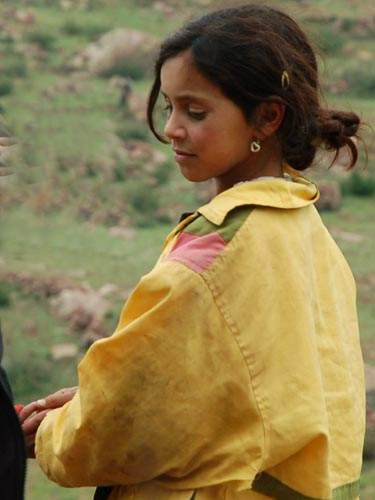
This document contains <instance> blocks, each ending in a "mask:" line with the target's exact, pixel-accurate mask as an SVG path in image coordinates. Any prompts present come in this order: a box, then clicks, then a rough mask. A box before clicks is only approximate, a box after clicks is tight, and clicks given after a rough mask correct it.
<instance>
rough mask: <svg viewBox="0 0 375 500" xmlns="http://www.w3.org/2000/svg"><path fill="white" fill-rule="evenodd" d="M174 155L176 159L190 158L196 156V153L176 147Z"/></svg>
mask: <svg viewBox="0 0 375 500" xmlns="http://www.w3.org/2000/svg"><path fill="white" fill-rule="evenodd" d="M173 151H174V157H175V159H176V161H183V160H188V159H190V158H194V157H195V156H196V155H193V154H191V153H186V152H185V151H180V150H179V149H174V150H173Z"/></svg>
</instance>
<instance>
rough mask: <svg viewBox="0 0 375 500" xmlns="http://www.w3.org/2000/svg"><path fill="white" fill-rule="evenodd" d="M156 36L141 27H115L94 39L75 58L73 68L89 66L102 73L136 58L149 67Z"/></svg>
mask: <svg viewBox="0 0 375 500" xmlns="http://www.w3.org/2000/svg"><path fill="white" fill-rule="evenodd" d="M158 45H159V41H158V39H157V38H155V37H153V36H151V35H149V34H148V33H144V32H142V31H136V30H130V29H116V30H113V31H110V32H108V33H106V34H104V35H103V36H101V37H100V38H99V40H97V41H96V42H93V43H91V44H90V45H88V47H86V49H85V50H84V51H83V52H82V53H81V54H78V55H77V56H76V57H75V59H74V60H73V63H72V64H73V68H74V69H81V70H82V69H86V70H87V71H89V72H90V73H91V74H94V75H103V74H105V73H108V72H110V71H111V70H113V69H114V68H116V67H118V66H121V65H122V64H123V63H124V62H125V61H129V60H131V61H134V62H137V63H138V64H142V66H143V67H144V68H145V69H147V68H148V67H152V60H153V57H154V54H155V52H156V50H157V48H158Z"/></svg>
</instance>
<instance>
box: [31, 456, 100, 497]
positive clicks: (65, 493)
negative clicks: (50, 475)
mask: <svg viewBox="0 0 375 500" xmlns="http://www.w3.org/2000/svg"><path fill="white" fill-rule="evenodd" d="M94 491H95V490H94V488H74V489H71V488H62V487H60V486H58V485H57V484H55V483H52V482H51V481H49V479H47V477H46V476H45V475H44V474H43V472H42V471H41V470H40V468H39V467H38V464H37V463H36V461H35V460H28V468H27V475H26V498H27V500H40V499H52V498H53V500H92V498H93V496H94Z"/></svg>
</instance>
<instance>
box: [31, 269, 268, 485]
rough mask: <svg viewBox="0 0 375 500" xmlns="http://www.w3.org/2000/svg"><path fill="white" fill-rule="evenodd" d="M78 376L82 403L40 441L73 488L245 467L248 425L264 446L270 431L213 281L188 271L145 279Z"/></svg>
mask: <svg viewBox="0 0 375 500" xmlns="http://www.w3.org/2000/svg"><path fill="white" fill-rule="evenodd" d="M78 375H79V390H78V392H77V393H76V395H75V397H74V398H73V399H72V401H70V402H69V403H67V404H66V405H64V406H63V407H62V408H60V409H57V410H53V411H51V412H50V413H49V414H48V415H47V417H46V418H45V420H44V421H43V423H42V424H41V426H40V428H39V430H38V433H37V437H36V457H37V459H38V461H39V464H40V466H41V467H42V469H43V470H44V471H45V473H46V474H47V475H48V476H49V477H50V478H51V479H52V480H54V481H56V482H58V483H60V484H62V485H65V486H95V485H115V484H121V485H127V484H136V483H139V482H144V481H148V480H150V479H152V478H155V477H157V476H160V475H162V474H166V475H169V476H171V477H179V478H181V477H183V476H187V475H188V474H191V473H192V472H193V471H194V470H199V468H200V467H205V464H207V463H208V462H209V461H212V460H213V462H212V463H217V464H218V467H219V466H222V465H223V463H224V464H225V461H226V460H227V461H230V460H237V456H238V454H241V453H243V449H244V447H245V446H246V447H247V448H246V449H247V450H248V449H249V447H248V446H247V444H246V443H245V439H244V436H243V435H242V436H240V437H238V436H237V435H236V433H238V432H239V431H238V430H239V428H243V425H244V422H247V424H246V425H247V427H249V428H250V430H251V426H252V424H251V422H254V424H253V427H254V434H253V439H254V442H255V443H256V442H257V435H258V434H259V433H260V432H261V431H260V424H259V420H257V417H256V411H255V410H254V405H253V402H252V400H251V397H250V394H251V388H250V385H251V384H250V381H249V375H248V371H247V368H246V363H245V362H244V360H243V358H242V355H241V351H240V349H239V348H238V345H237V344H236V342H235V340H234V338H233V336H232V334H231V332H230V331H229V330H228V328H227V326H226V324H225V321H224V319H223V318H222V316H221V315H220V313H219V311H218V309H217V307H216V305H215V301H214V299H213V295H212V293H211V291H210V289H209V288H208V287H207V285H206V283H205V281H204V280H203V279H202V277H201V276H200V275H199V274H196V273H195V272H193V271H191V270H190V269H188V268H187V267H185V266H183V265H181V264H179V263H175V262H165V263H161V264H159V265H157V266H156V268H155V269H154V270H153V271H152V272H151V273H149V274H148V275H146V276H145V277H143V278H142V280H141V281H140V283H139V285H138V286H137V287H136V288H135V290H134V291H133V293H132V295H131V296H130V297H129V299H128V301H127V303H126V304H125V306H124V309H123V311H122V314H121V317H120V321H119V325H118V327H117V329H116V330H115V332H114V334H113V335H112V336H111V337H109V338H106V339H102V340H99V341H97V342H96V343H94V344H93V345H92V346H91V348H90V349H89V350H88V352H87V353H86V355H85V357H84V358H83V359H82V361H81V362H80V364H79V367H78ZM259 441H260V440H259ZM257 447H258V445H256V450H255V451H254V454H255V455H257V454H258V455H259V449H258V448H257ZM215 460H216V462H215ZM219 464H221V465H219ZM247 467H248V466H247Z"/></svg>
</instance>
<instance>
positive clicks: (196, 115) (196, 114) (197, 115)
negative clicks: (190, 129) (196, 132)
mask: <svg viewBox="0 0 375 500" xmlns="http://www.w3.org/2000/svg"><path fill="white" fill-rule="evenodd" d="M206 114H207V113H206V111H195V110H194V109H191V108H189V109H188V115H189V116H190V118H193V119H194V120H204V118H205V117H206Z"/></svg>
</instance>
